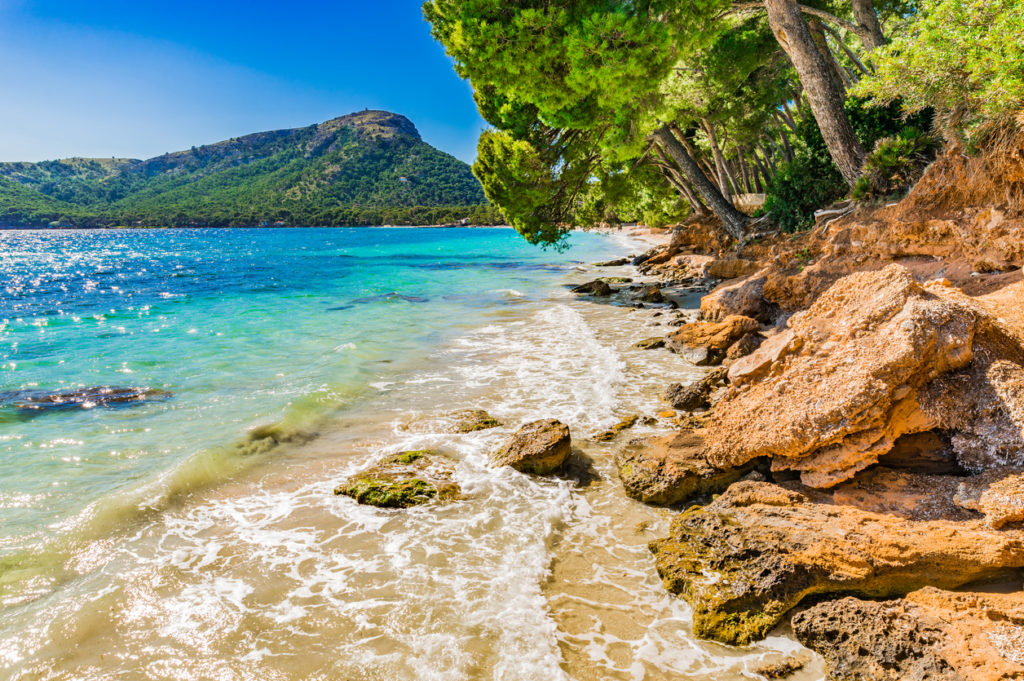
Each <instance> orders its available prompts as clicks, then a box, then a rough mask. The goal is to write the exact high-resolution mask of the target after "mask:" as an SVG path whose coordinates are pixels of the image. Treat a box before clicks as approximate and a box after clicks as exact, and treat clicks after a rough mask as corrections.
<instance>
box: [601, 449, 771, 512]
mask: <svg viewBox="0 0 1024 681" xmlns="http://www.w3.org/2000/svg"><path fill="white" fill-rule="evenodd" d="M702 444H703V442H702V441H701V439H700V437H699V436H695V435H694V434H692V433H679V434H677V435H669V436H667V437H660V438H654V439H651V440H636V441H634V442H631V443H630V444H629V446H628V447H626V448H624V449H623V450H622V451H620V452H618V453H616V455H615V464H616V466H617V467H618V469H619V479H620V480H622V486H623V488H624V489H625V491H626V494H628V495H629V496H630V497H631V498H633V499H636V500H637V501H642V502H644V503H648V504H659V505H662V506H672V505H675V504H682V503H686V502H688V501H690V500H692V499H694V498H696V497H701V496H707V495H710V494H717V493H718V492H721V491H723V490H724V489H725V488H727V487H728V486H729V485H731V484H732V483H734V482H736V481H737V480H739V479H740V478H741V477H743V475H745V474H746V473H748V472H749V471H750V470H752V469H753V467H754V466H753V464H748V465H746V466H743V467H741V468H735V469H729V470H722V469H720V468H716V467H714V466H712V465H711V464H709V463H708V462H707V459H705V458H704V456H703V454H702V453H701V449H702Z"/></svg>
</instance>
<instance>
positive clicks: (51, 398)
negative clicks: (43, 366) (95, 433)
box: [0, 385, 171, 416]
mask: <svg viewBox="0 0 1024 681" xmlns="http://www.w3.org/2000/svg"><path fill="white" fill-rule="evenodd" d="M170 397H171V393H170V392H169V391H167V390H159V389H157V388H125V387H120V386H110V385H101V386H96V387H91V388H76V389H73V390H57V391H48V390H8V391H3V392H0V409H2V408H8V409H16V410H18V411H19V412H21V413H22V414H25V415H27V416H31V415H33V414H39V413H43V412H47V411H63V410H67V409H92V408H94V407H108V408H112V407H125V406H133V405H137V404H141V403H143V402H153V401H158V400H166V399H169V398H170Z"/></svg>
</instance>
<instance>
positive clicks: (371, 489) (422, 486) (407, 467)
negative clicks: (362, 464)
mask: <svg viewBox="0 0 1024 681" xmlns="http://www.w3.org/2000/svg"><path fill="white" fill-rule="evenodd" d="M454 472H455V466H454V465H453V464H452V462H451V461H449V460H448V459H446V458H444V457H443V456H441V455H440V454H438V453H437V452H435V451H433V450H416V451H408V452H400V453H398V454H394V455H392V456H389V457H387V458H385V459H383V460H382V461H380V462H379V463H378V464H377V465H376V466H374V467H372V468H369V469H367V470H365V471H362V472H361V473H357V474H356V475H354V476H352V477H351V478H349V479H348V480H346V481H345V482H343V483H342V484H341V485H339V486H338V487H337V488H335V490H334V493H335V494H341V495H345V496H347V497H351V498H352V499H354V500H355V501H356V502H358V503H360V504H366V505H368V506H378V507H381V508H409V507H410V506H418V505H420V504H425V503H428V502H430V501H434V500H439V501H446V500H449V499H454V498H456V497H458V495H459V493H460V490H459V486H458V485H457V484H456V483H455V482H454V481H453V480H452V474H453V473H454Z"/></svg>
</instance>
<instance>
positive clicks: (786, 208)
mask: <svg viewBox="0 0 1024 681" xmlns="http://www.w3.org/2000/svg"><path fill="white" fill-rule="evenodd" d="M846 114H847V116H849V118H850V124H851V125H852V126H853V131H854V133H855V134H856V135H857V138H858V139H859V140H860V143H861V144H863V145H864V146H865V147H867V148H872V147H874V146H875V143H876V142H877V141H878V140H880V139H882V138H885V137H898V136H900V135H901V134H909V132H908V131H920V130H930V129H931V123H932V112H931V111H930V110H924V111H921V112H919V113H917V114H915V115H913V116H910V117H906V118H905V117H903V116H901V115H900V105H899V103H898V102H893V103H890V104H888V105H886V106H875V105H871V104H869V103H868V102H866V100H863V99H850V100H848V101H847V103H846ZM916 134H919V135H923V133H920V132H917V133H916ZM792 144H793V162H792V163H789V164H786V165H784V166H783V167H782V168H780V169H779V172H778V173H777V174H776V175H775V177H774V178H772V182H771V184H770V185H769V186H768V188H767V191H766V194H767V196H766V198H765V206H764V212H765V213H766V214H768V215H770V216H771V218H772V221H773V222H774V223H775V224H776V226H778V227H779V228H780V229H781V230H783V231H785V232H796V231H799V230H803V229H809V228H810V227H812V226H813V225H814V211H816V210H818V209H819V208H823V207H825V206H827V205H829V204H830V203H834V202H835V201H838V200H839V199H841V198H843V197H844V196H846V194H847V192H848V189H849V188H848V187H847V185H846V182H845V181H843V177H842V175H840V173H839V169H838V168H836V166H835V163H833V162H832V157H831V155H830V154H829V153H828V147H826V146H825V140H824V138H823V137H822V136H821V131H820V130H819V129H818V124H817V122H816V121H815V120H814V117H813V116H807V117H805V118H804V119H802V120H801V121H800V122H799V123H798V124H797V129H796V133H795V135H794V137H793V140H792Z"/></svg>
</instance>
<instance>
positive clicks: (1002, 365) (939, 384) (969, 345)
mask: <svg viewBox="0 0 1024 681" xmlns="http://www.w3.org/2000/svg"><path fill="white" fill-rule="evenodd" d="M1022 365H1024V350H1022V349H1021V347H1020V345H1019V344H1018V343H1017V342H1016V340H1015V338H1014V337H1013V336H1012V335H1011V334H1010V333H1009V331H1008V330H1007V329H1006V328H1005V327H1004V326H1003V325H1001V324H1000V323H999V322H998V321H997V320H996V319H995V318H994V317H993V316H992V315H991V314H990V313H989V312H988V311H987V310H986V308H985V307H984V306H983V305H982V304H979V303H978V302H976V301H974V300H972V299H971V298H969V297H968V296H966V295H963V294H962V293H960V292H959V291H957V290H956V289H953V288H950V287H948V286H945V285H943V284H942V283H932V284H928V285H925V286H923V285H921V284H919V283H917V282H915V281H914V280H913V278H912V277H911V276H910V274H909V273H908V272H907V270H906V269H904V268H902V267H900V266H898V265H890V266H888V267H886V268H884V269H882V270H878V271H875V272H862V273H857V274H853V275H850V276H849V277H846V278H844V279H842V280H840V281H839V282H837V283H836V284H835V285H834V286H833V287H832V288H830V289H829V290H828V292H826V293H825V294H824V295H823V296H821V297H820V298H819V299H818V300H817V301H816V302H815V303H814V304H813V305H812V306H811V307H810V308H809V309H807V310H805V311H804V312H801V313H798V314H796V315H794V316H793V317H792V318H791V319H790V320H789V322H788V323H787V327H786V328H785V329H784V330H783V331H781V332H779V333H778V334H776V335H774V336H772V337H770V338H768V339H767V340H766V341H765V342H764V343H763V344H762V345H761V347H760V348H758V349H757V350H756V351H754V352H753V353H752V354H750V355H748V356H746V357H744V358H741V359H739V360H737V361H736V362H735V363H734V364H732V365H731V366H730V368H729V379H730V381H731V382H732V383H733V386H734V387H733V389H732V390H730V392H729V393H728V394H727V395H726V396H725V398H724V399H722V401H721V402H719V403H718V405H717V406H716V409H715V415H714V422H713V425H712V427H710V428H709V429H708V433H707V435H706V441H707V450H706V454H707V458H708V461H709V462H711V463H712V464H713V465H715V466H718V467H721V468H728V467H733V466H737V465H740V464H742V463H744V462H746V461H749V460H751V459H755V458H759V457H762V456H767V457H771V458H772V461H773V469H774V470H785V469H791V470H795V471H799V472H800V474H801V480H802V481H803V482H804V483H805V484H807V485H810V486H813V487H830V486H833V485H835V484H838V483H840V482H842V481H843V480H847V479H849V478H851V477H852V476H853V475H854V474H856V473H857V472H858V471H860V470H863V469H865V468H867V467H868V466H870V465H872V464H874V463H875V462H876V461H877V460H878V457H879V456H880V455H883V454H885V453H887V452H888V451H890V450H891V449H892V448H893V445H894V443H895V442H896V440H897V439H898V438H900V437H901V436H904V435H907V434H913V433H920V432H925V431H929V430H932V429H936V428H946V429H949V430H951V431H953V435H952V438H951V439H952V445H953V448H954V450H955V451H956V455H957V457H958V459H959V460H960V461H961V463H962V464H963V465H964V466H966V467H967V468H969V469H971V470H975V471H980V470H982V469H984V468H989V467H995V466H1005V465H1011V464H1015V463H1020V464H1024V439H1022V438H1024V435H1022V434H1024V368H1022Z"/></svg>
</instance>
